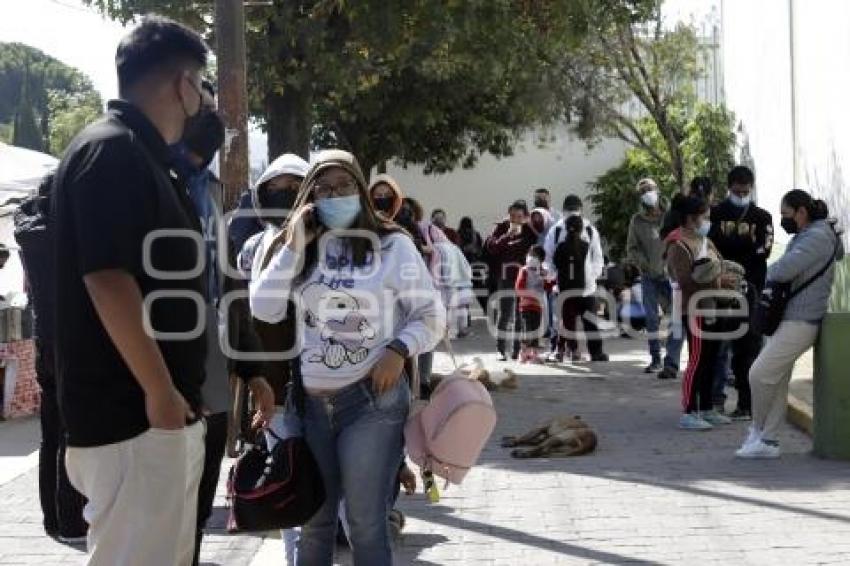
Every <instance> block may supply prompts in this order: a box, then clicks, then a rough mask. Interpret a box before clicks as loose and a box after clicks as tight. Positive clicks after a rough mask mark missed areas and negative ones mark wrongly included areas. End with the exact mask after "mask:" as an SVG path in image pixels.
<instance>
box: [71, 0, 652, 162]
mask: <svg viewBox="0 0 850 566" xmlns="http://www.w3.org/2000/svg"><path fill="white" fill-rule="evenodd" d="M86 1H87V2H88V3H89V4H92V5H94V6H96V7H97V8H98V9H99V10H101V11H103V12H105V13H107V14H108V15H110V16H112V17H115V18H118V19H121V20H123V21H127V20H129V19H130V18H132V17H134V16H136V15H139V14H143V13H147V12H160V13H163V14H165V15H167V16H171V17H174V18H177V19H180V20H182V21H184V22H186V23H189V24H190V25H193V26H195V27H196V29H200V30H202V31H204V32H205V34H206V35H207V36H211V35H212V31H213V26H212V24H213V16H214V15H213V14H212V12H211V9H212V3H211V2H210V3H205V4H201V3H193V2H186V3H174V2H166V1H163V0H86ZM596 4H598V5H600V6H604V7H605V8H606V9H607V13H609V14H611V16H610V17H614V16H613V15H616V16H617V17H622V18H625V19H627V20H629V21H631V20H632V19H634V18H637V17H638V16H639V15H640V14H641V7H642V6H646V5H653V4H654V2H652V1H650V0H602V1H600V2H597V3H596ZM594 17H598V18H600V19H601V18H602V16H601V15H599V14H594ZM590 25H591V22H590V20H589V14H588V13H587V10H586V8H585V7H584V6H583V4H582V2H576V1H574V0H523V1H508V0H498V1H494V0H468V1H457V0H441V1H435V0H358V1H357V2H351V1H345V0H274V1H273V2H270V5H267V6H266V5H254V6H249V7H246V28H247V29H246V41H247V45H248V87H249V98H250V108H251V112H252V115H253V116H254V117H255V118H256V119H258V121H259V122H260V123H261V124H262V125H263V126H264V127H265V128H266V130H267V132H268V135H269V154H270V156H275V155H277V154H279V153H281V152H283V151H295V152H297V153H301V154H305V153H306V152H307V150H308V147H309V146H310V142H311V140H312V141H313V142H314V144H321V145H325V146H326V145H327V144H334V145H339V146H342V147H347V148H349V149H351V150H352V151H354V152H355V153H356V154H357V155H358V157H360V159H361V161H363V163H364V166H365V168H367V169H368V168H370V167H371V166H372V165H376V164H380V163H382V162H385V161H388V160H393V159H395V160H397V161H399V162H401V163H402V164H407V163H422V164H424V165H425V168H426V170H428V171H433V172H443V171H448V170H450V169H452V168H453V167H456V166H458V165H462V166H471V165H473V164H474V163H475V161H476V159H477V158H478V156H479V155H480V154H481V153H483V152H489V153H492V154H494V155H497V156H503V155H509V154H510V152H511V150H512V148H513V145H514V142H515V141H516V139H517V137H518V135H519V134H520V133H521V132H522V131H523V130H524V129H525V128H528V127H530V126H533V125H535V124H538V123H541V122H547V121H551V120H554V119H556V118H558V117H559V111H560V108H561V104H562V102H561V98H560V97H559V96H558V95H559V94H560V92H561V89H560V80H561V69H560V65H559V64H555V63H553V61H557V60H558V58H560V57H561V56H562V55H563V54H565V53H569V52H570V50H571V49H573V48H575V47H576V46H577V45H578V44H579V43H580V40H581V38H582V37H583V36H584V34H585V33H586V32H587V30H588V29H589V28H590ZM212 39H213V40H214V38H212Z"/></svg>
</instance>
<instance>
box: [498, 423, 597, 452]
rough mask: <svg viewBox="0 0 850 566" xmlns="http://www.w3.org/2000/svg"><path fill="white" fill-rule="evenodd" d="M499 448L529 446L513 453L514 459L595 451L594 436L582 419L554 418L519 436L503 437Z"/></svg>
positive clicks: (516, 449)
mask: <svg viewBox="0 0 850 566" xmlns="http://www.w3.org/2000/svg"><path fill="white" fill-rule="evenodd" d="M502 446H503V447H505V448H513V447H515V446H527V447H528V448H515V449H514V450H512V451H511V456H513V457H514V458H545V457H553V458H565V457H567V456H581V455H582V454H588V453H589V452H593V450H595V449H596V433H595V432H593V430H591V428H590V427H589V426H587V423H585V422H584V421H583V420H581V417H578V416H576V417H556V418H554V419H551V420H549V421H547V422H546V423H544V424H542V425H541V426H539V427H537V428H534V429H532V430H531V431H529V432H528V433H526V434H524V435H522V436H519V437H516V436H505V437H503V438H502Z"/></svg>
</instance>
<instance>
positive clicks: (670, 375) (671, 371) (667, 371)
mask: <svg viewBox="0 0 850 566" xmlns="http://www.w3.org/2000/svg"><path fill="white" fill-rule="evenodd" d="M677 377H679V371H678V370H677V369H676V368H674V367H670V366H667V367H665V368H664V369H663V370H661V371H660V372H658V379H676V378H677Z"/></svg>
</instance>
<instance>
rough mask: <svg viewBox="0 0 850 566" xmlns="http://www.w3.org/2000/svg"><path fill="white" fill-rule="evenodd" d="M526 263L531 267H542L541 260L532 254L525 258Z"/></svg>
mask: <svg viewBox="0 0 850 566" xmlns="http://www.w3.org/2000/svg"><path fill="white" fill-rule="evenodd" d="M525 265H527V266H528V267H530V268H531V269H540V260H539V259H537V258H536V257H534V256H531V255H530V256H528V257H526V258H525Z"/></svg>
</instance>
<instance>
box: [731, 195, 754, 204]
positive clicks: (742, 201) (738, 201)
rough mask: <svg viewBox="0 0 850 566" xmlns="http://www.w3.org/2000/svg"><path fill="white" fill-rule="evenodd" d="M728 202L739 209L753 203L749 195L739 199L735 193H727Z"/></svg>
mask: <svg viewBox="0 0 850 566" xmlns="http://www.w3.org/2000/svg"><path fill="white" fill-rule="evenodd" d="M729 201H730V202H731V203H732V204H734V205H735V206H737V207H739V208H744V207H745V206H747V205H748V204H750V203H751V202H753V197H752V196H750V195H747V196H745V197H741V196H738V195H736V194H735V193H729Z"/></svg>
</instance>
